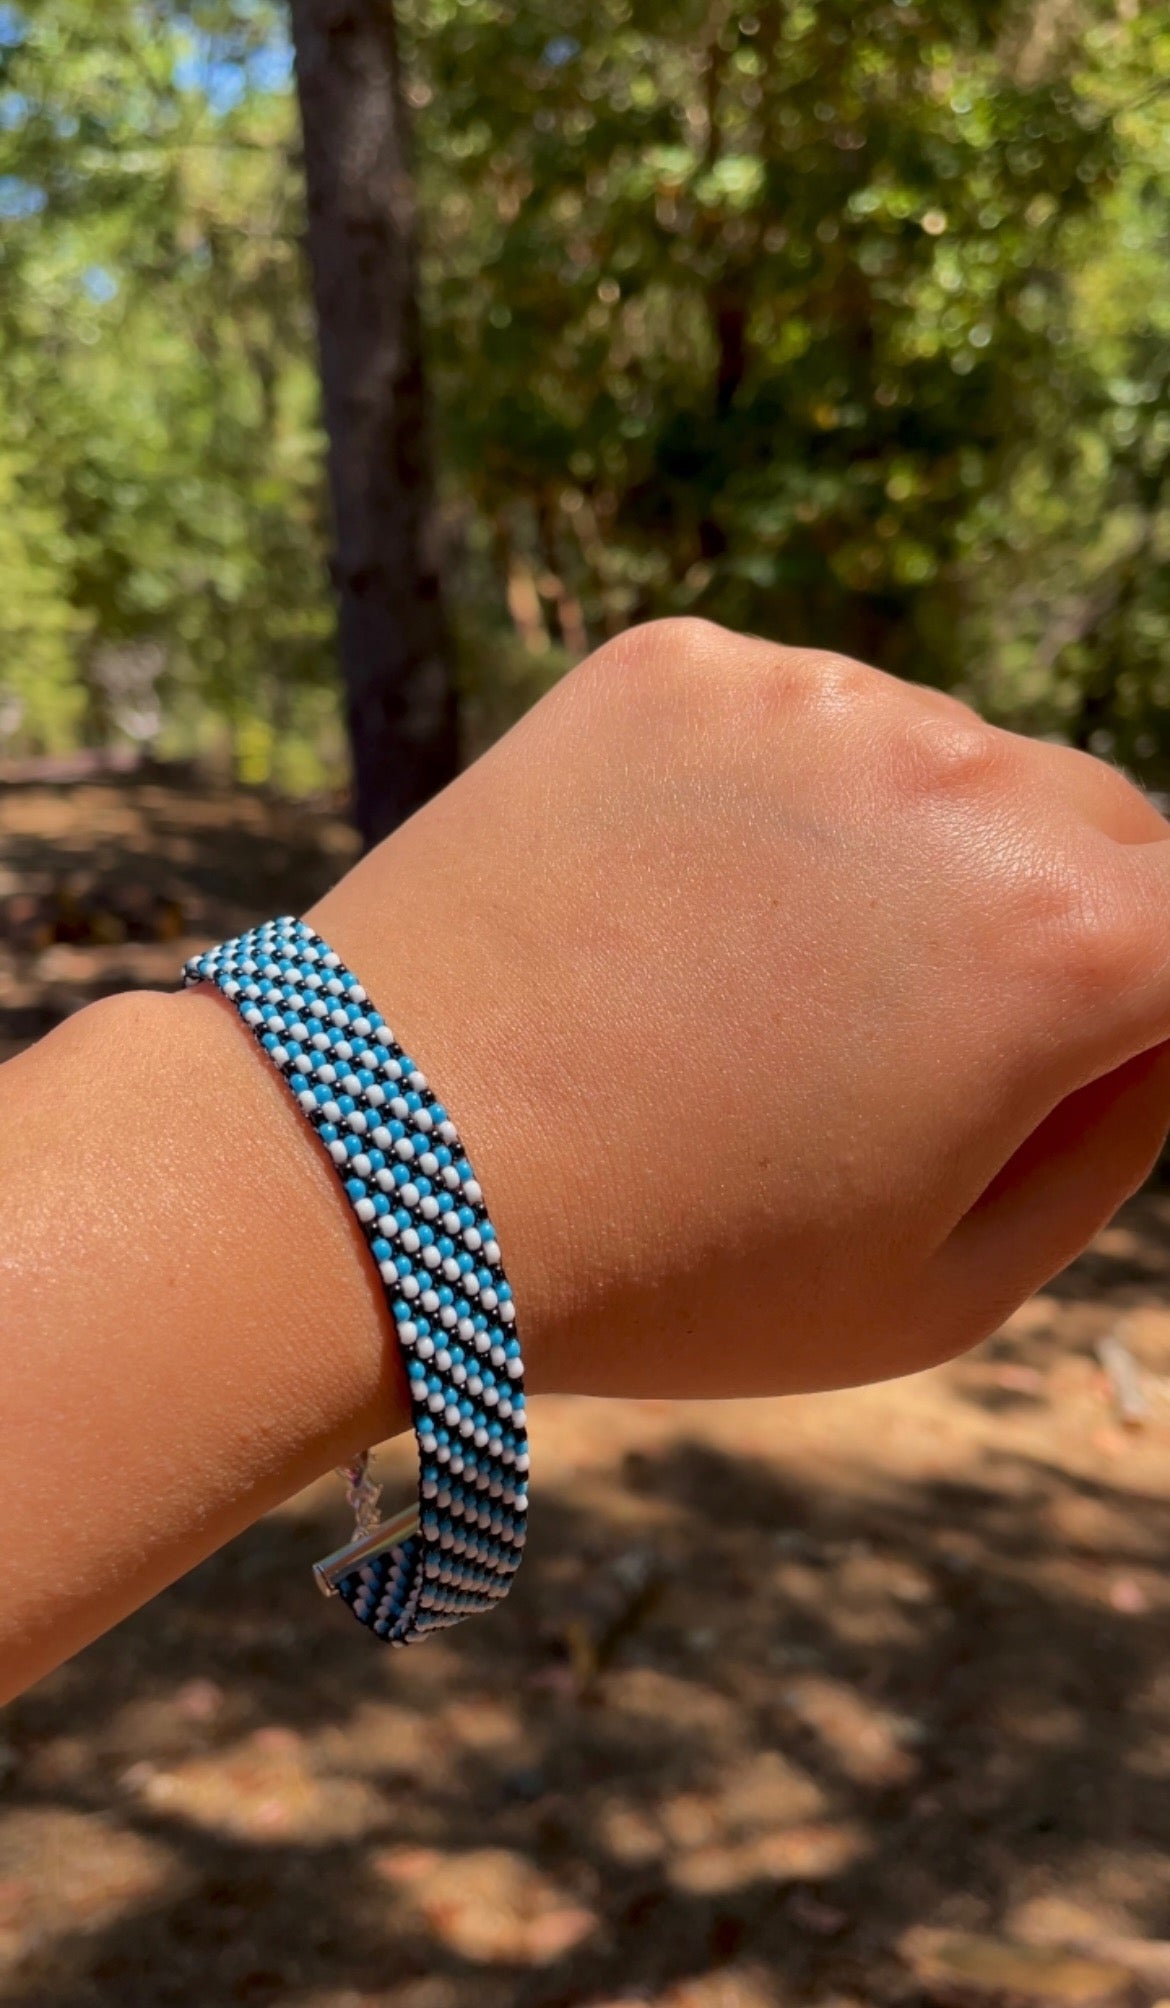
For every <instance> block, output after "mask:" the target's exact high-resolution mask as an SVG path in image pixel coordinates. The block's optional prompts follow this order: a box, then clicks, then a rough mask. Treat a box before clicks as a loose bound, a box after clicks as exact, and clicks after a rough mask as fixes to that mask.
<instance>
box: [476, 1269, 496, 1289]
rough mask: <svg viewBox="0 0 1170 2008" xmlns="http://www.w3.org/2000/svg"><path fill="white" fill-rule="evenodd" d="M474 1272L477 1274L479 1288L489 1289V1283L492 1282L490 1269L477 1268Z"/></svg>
mask: <svg viewBox="0 0 1170 2008" xmlns="http://www.w3.org/2000/svg"><path fill="white" fill-rule="evenodd" d="M475 1273H476V1275H477V1276H478V1277H479V1286H480V1289H481V1290H490V1288H491V1283H492V1272H491V1270H490V1269H477V1270H476V1272H475Z"/></svg>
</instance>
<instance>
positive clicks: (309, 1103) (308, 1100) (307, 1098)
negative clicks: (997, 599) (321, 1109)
mask: <svg viewBox="0 0 1170 2008" xmlns="http://www.w3.org/2000/svg"><path fill="white" fill-rule="evenodd" d="M297 1100H298V1102H299V1103H300V1105H301V1107H302V1108H303V1109H304V1111H305V1113H306V1115H312V1113H313V1111H314V1109H315V1108H316V1106H317V1097H316V1095H315V1094H314V1093H313V1090H312V1088H302V1089H301V1092H300V1094H299V1095H298V1096H297Z"/></svg>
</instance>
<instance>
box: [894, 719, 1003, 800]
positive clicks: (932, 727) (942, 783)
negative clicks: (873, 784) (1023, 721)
mask: <svg viewBox="0 0 1170 2008" xmlns="http://www.w3.org/2000/svg"><path fill="white" fill-rule="evenodd" d="M1008 746H1009V741H1008V736H1007V734H1006V733H1001V732H997V731H996V730H995V728H994V726H991V725H986V724H985V723H984V722H983V720H982V719H981V718H979V717H977V716H976V714H975V713H974V712H972V711H968V710H967V707H966V706H965V705H962V704H959V703H957V702H956V703H955V705H954V709H953V711H952V710H951V709H950V708H949V707H945V706H941V705H940V706H939V707H938V708H937V709H931V710H929V711H927V710H921V711H918V712H908V713H907V714H906V715H905V716H903V717H902V719H901V720H900V721H899V725H898V728H897V730H896V731H895V732H894V734H893V737H892V742H891V758H892V762H893V766H894V772H895V779H896V784H897V787H898V791H899V793H900V795H902V796H904V797H907V798H910V799H917V798H922V797H927V798H930V799H944V800H945V799H956V798H958V799H965V798H967V797H970V796H981V795H985V794H987V793H988V792H989V791H990V790H993V789H994V788H996V787H998V786H999V785H1001V784H1002V782H1003V780H1004V778H1005V770H1006V767H1007V764H1008V758H1009V755H1008Z"/></svg>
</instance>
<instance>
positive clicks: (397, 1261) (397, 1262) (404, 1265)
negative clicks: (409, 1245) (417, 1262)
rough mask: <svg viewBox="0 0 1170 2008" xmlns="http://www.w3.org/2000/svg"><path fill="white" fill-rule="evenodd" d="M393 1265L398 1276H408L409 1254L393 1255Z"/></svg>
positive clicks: (409, 1268)
mask: <svg viewBox="0 0 1170 2008" xmlns="http://www.w3.org/2000/svg"><path fill="white" fill-rule="evenodd" d="M394 1267H395V1268H396V1269H397V1271H398V1274H399V1275H400V1276H409V1275H410V1274H411V1267H410V1257H409V1255H396V1256H395V1257H394Z"/></svg>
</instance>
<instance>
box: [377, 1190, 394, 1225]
mask: <svg viewBox="0 0 1170 2008" xmlns="http://www.w3.org/2000/svg"><path fill="white" fill-rule="evenodd" d="M389 1211H390V1201H389V1200H388V1199H387V1197H386V1195H385V1193H384V1192H376V1193H375V1194H374V1212H375V1213H376V1214H377V1216H378V1218H379V1220H381V1219H383V1218H384V1217H385V1215H386V1214H387V1213H389Z"/></svg>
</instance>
